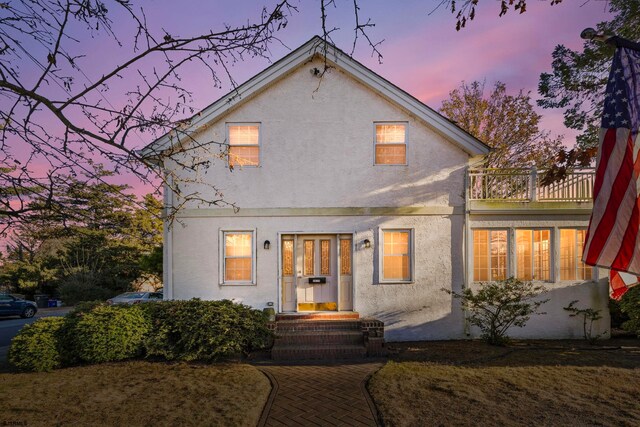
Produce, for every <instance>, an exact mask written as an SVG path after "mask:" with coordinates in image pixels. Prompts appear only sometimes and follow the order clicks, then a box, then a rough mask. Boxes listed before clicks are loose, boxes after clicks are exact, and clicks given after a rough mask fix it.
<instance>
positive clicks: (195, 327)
mask: <svg viewBox="0 0 640 427" xmlns="http://www.w3.org/2000/svg"><path fill="white" fill-rule="evenodd" d="M145 310H146V311H147V313H148V316H149V318H150V319H151V324H152V327H151V331H150V333H149V334H148V336H147V338H146V340H145V349H146V353H147V356H149V357H162V358H165V359H167V360H185V361H189V360H203V361H211V360H217V359H220V358H226V357H236V356H239V355H246V354H248V353H249V352H251V351H253V350H257V349H261V348H264V347H266V346H267V345H268V344H269V341H270V338H271V332H270V331H269V330H268V329H267V319H266V316H265V315H264V313H263V312H262V311H259V310H254V309H252V308H251V307H249V306H246V305H243V304H237V303H234V302H232V301H229V300H222V301H201V300H198V299H193V300H190V301H165V302H160V303H156V304H146V305H145Z"/></svg>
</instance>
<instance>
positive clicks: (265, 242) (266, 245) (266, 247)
mask: <svg viewBox="0 0 640 427" xmlns="http://www.w3.org/2000/svg"><path fill="white" fill-rule="evenodd" d="M264 248H265V249H266V250H269V248H271V242H270V241H268V240H265V241H264Z"/></svg>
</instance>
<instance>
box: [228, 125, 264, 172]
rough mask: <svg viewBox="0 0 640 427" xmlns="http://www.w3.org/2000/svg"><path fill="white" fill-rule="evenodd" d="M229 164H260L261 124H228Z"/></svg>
mask: <svg viewBox="0 0 640 427" xmlns="http://www.w3.org/2000/svg"><path fill="white" fill-rule="evenodd" d="M227 141H228V142H229V166H230V167H234V166H259V165H260V124H258V123H233V124H227Z"/></svg>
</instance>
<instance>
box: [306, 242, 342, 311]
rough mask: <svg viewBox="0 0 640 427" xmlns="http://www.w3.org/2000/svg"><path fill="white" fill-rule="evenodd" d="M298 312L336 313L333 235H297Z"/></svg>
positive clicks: (336, 293)
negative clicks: (334, 311)
mask: <svg viewBox="0 0 640 427" xmlns="http://www.w3.org/2000/svg"><path fill="white" fill-rule="evenodd" d="M297 241H298V242H297V243H298V247H297V248H296V249H297V250H296V255H297V260H296V261H297V262H296V265H297V283H296V285H297V286H296V293H297V300H298V311H333V310H338V275H337V271H336V269H337V256H336V236H332V235H319V236H312V235H303V236H298V239H297Z"/></svg>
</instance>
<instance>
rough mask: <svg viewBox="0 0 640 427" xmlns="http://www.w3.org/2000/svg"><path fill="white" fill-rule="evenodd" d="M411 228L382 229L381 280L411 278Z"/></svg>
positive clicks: (409, 279) (394, 280) (407, 279)
mask: <svg viewBox="0 0 640 427" xmlns="http://www.w3.org/2000/svg"><path fill="white" fill-rule="evenodd" d="M411 234H412V233H411V230H383V231H382V235H381V237H382V242H381V245H380V246H381V247H382V254H381V259H382V274H381V276H382V280H381V281H383V282H409V281H411V280H412V278H413V277H412V274H413V271H412V265H411V264H412V263H411V256H412V247H413V242H412V241H411V240H412V238H411Z"/></svg>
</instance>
